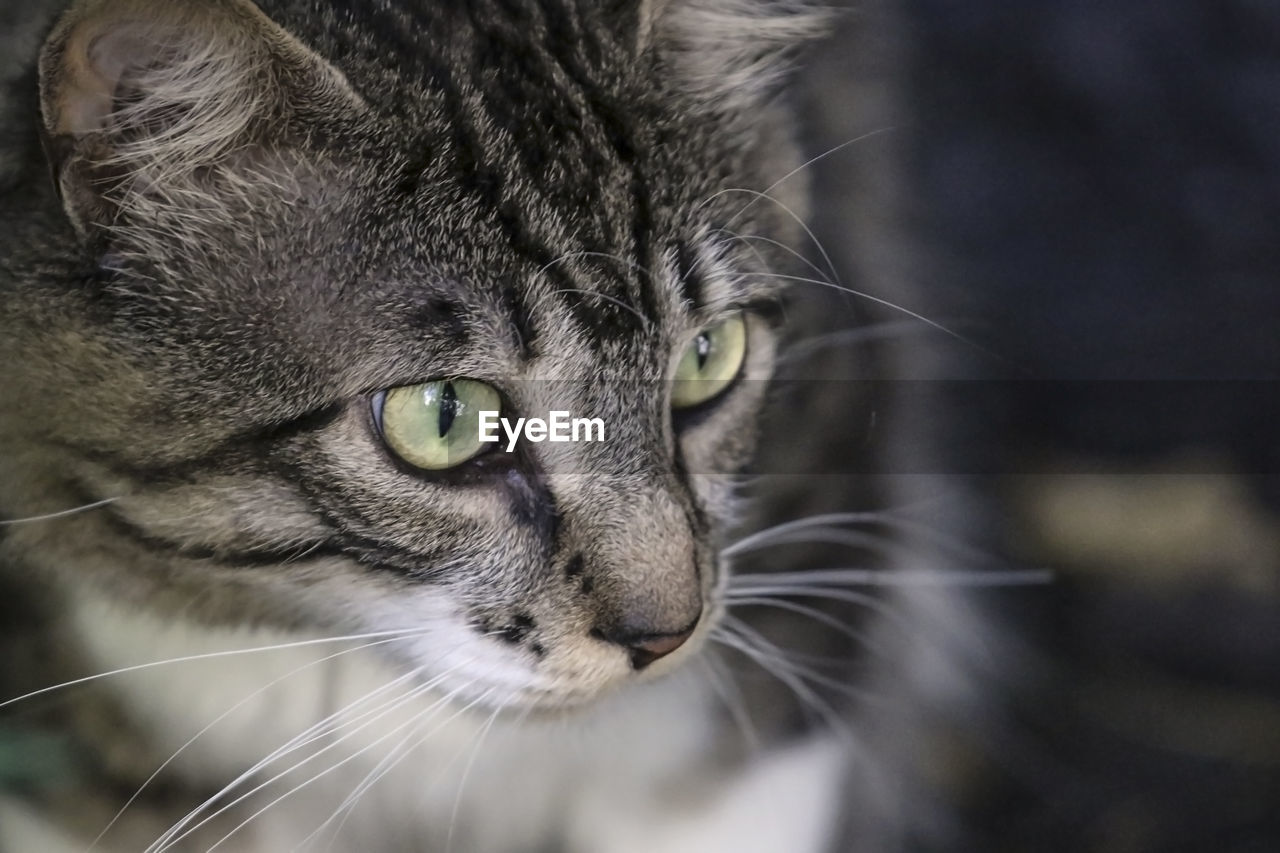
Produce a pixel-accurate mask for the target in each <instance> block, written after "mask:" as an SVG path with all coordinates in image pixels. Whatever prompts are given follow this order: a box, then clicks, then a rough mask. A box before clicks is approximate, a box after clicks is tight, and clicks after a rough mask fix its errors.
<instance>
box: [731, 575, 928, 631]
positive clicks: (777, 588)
mask: <svg viewBox="0 0 1280 853" xmlns="http://www.w3.org/2000/svg"><path fill="white" fill-rule="evenodd" d="M761 595H771V596H787V597H790V598H818V599H827V600H829V601H841V602H844V603H845V604H855V605H858V606H861V607H865V608H867V609H868V610H871V611H872V612H874V613H876V614H878V615H880V616H883V617H884V618H885V619H887V620H888V621H890V622H892V623H893V624H894V625H896V626H897V627H898V628H899V629H901V630H902V632H903V634H905V635H906V636H907V637H912V638H914V637H915V635H916V632H915V630H914V628H913V626H912V625H911V623H910V622H909V621H908V620H907V619H906V617H905V616H903V615H902V614H901V613H899V612H898V611H896V610H894V609H893V607H892V606H891V605H890V604H888V603H887V602H885V601H884V600H883V599H881V598H879V597H877V596H874V595H871V594H869V593H865V592H855V591H853V590H849V589H830V588H827V587H819V586H806V585H804V584H786V583H779V584H776V585H773V586H757V587H752V588H750V589H744V588H741V587H740V588H738V589H736V590H735V589H733V588H730V589H728V590H727V591H726V592H725V597H726V599H728V600H732V599H734V598H736V597H754V596H761Z"/></svg>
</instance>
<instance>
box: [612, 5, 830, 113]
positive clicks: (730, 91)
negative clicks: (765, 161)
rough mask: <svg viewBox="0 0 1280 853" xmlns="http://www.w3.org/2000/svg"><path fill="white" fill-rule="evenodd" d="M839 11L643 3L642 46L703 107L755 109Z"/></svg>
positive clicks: (639, 17) (639, 34)
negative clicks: (731, 105) (797, 53)
mask: <svg viewBox="0 0 1280 853" xmlns="http://www.w3.org/2000/svg"><path fill="white" fill-rule="evenodd" d="M833 19H834V12H833V11H832V10H831V9H830V8H820V7H818V6H817V5H815V4H814V3H813V2H812V0H640V3H639V8H638V13H637V23H638V28H637V47H638V49H639V50H640V51H641V52H644V53H652V54H653V55H655V56H656V57H657V58H658V59H659V60H660V61H661V62H662V63H663V64H664V65H665V66H666V68H667V71H668V73H669V74H670V75H672V77H673V78H674V79H673V82H674V83H675V85H676V86H677V87H678V88H680V89H683V90H684V91H685V92H686V93H688V94H690V95H693V96H694V97H697V98H699V99H701V100H706V101H709V102H715V103H721V104H723V103H725V102H736V103H739V104H742V105H749V104H751V103H755V102H756V101H757V100H758V99H759V97H760V96H761V94H763V93H765V92H767V91H769V90H770V88H772V87H773V86H774V85H775V84H776V83H777V81H778V80H779V78H780V77H781V76H782V75H783V74H784V73H785V72H786V70H787V68H788V65H789V63H788V59H789V58H790V57H791V56H792V55H793V54H794V53H795V51H796V50H797V48H800V47H802V46H803V45H805V44H807V43H809V42H811V41H814V40H816V39H818V38H821V37H822V36H824V35H826V34H827V33H828V32H830V30H831V26H832V22H833Z"/></svg>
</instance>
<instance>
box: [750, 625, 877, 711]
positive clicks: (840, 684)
mask: <svg viewBox="0 0 1280 853" xmlns="http://www.w3.org/2000/svg"><path fill="white" fill-rule="evenodd" d="M729 618H730V620H732V623H733V626H734V630H735V631H736V632H737V634H738V636H739V638H741V639H743V640H746V641H747V642H748V643H750V644H751V645H753V646H755V647H756V649H758V650H759V651H762V652H763V653H765V654H766V655H768V656H769V657H771V658H772V659H774V660H775V661H777V662H779V663H781V664H782V665H784V666H787V667H789V668H790V669H791V671H792V672H793V673H795V675H796V676H797V677H799V678H803V679H808V680H809V681H811V682H813V683H814V684H818V685H821V686H823V687H826V688H827V689H829V690H834V691H836V692H837V693H840V694H841V695H844V696H847V697H849V698H851V699H856V700H859V701H862V700H870V699H873V698H875V697H873V696H872V695H871V694H870V693H869V692H867V691H865V690H860V689H858V688H856V687H854V686H853V685H851V684H848V683H846V682H844V681H841V680H839V679H836V678H832V677H831V676H828V675H823V674H822V673H820V672H818V671H817V670H815V669H812V668H811V667H805V666H801V665H800V664H799V663H798V662H797V661H801V660H807V661H809V662H811V663H813V664H816V665H827V664H837V665H840V666H844V665H845V664H847V661H846V660H845V659H843V658H830V657H825V658H824V657H819V656H815V655H805V654H800V653H797V652H793V651H789V650H786V649H783V648H782V647H780V646H779V645H778V644H777V643H774V642H772V641H771V640H769V639H767V638H766V637H765V636H764V635H763V634H761V633H760V632H759V631H758V630H756V629H755V628H752V627H751V626H749V625H747V624H746V623H745V622H743V621H742V620H740V619H735V618H733V617H729Z"/></svg>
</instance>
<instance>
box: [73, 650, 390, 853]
mask: <svg viewBox="0 0 1280 853" xmlns="http://www.w3.org/2000/svg"><path fill="white" fill-rule="evenodd" d="M397 639H400V638H399V637H392V638H391V639H384V640H378V641H376V642H372V643H365V644H363V645H360V646H356V647H354V648H350V649H343V650H342V651H340V652H334V653H333V654H331V655H327V656H325V657H322V658H318V659H316V660H313V661H309V662H307V663H305V664H303V665H302V666H299V667H296V668H295V669H292V670H290V671H289V672H287V673H285V674H284V675H281V676H279V677H277V678H275V679H273V680H271V681H270V682H268V683H267V684H264V685H263V686H261V687H259V688H258V689H257V690H254V691H253V692H252V693H250V694H249V695H248V696H245V697H244V698H243V699H241V700H240V701H238V702H236V703H235V704H234V705H232V706H231V707H230V708H228V709H227V710H225V711H223V712H222V713H221V714H219V715H218V716H217V717H215V718H214V719H213V720H212V721H210V722H209V723H208V725H206V726H205V727H204V728H202V729H200V731H198V732H196V733H195V734H194V735H192V736H191V737H190V738H189V739H188V740H187V742H186V743H184V744H183V745H182V746H180V747H178V748H177V749H176V750H175V751H174V752H173V754H172V755H170V756H169V757H168V758H166V759H165V760H164V762H163V763H161V765H160V766H159V767H157V768H156V769H155V771H154V772H153V773H152V774H151V775H150V776H148V777H147V779H146V781H144V782H143V783H142V784H141V785H140V786H139V787H138V789H137V790H136V791H134V792H133V794H132V796H130V797H129V799H128V800H126V801H125V803H124V805H123V806H121V807H120V810H119V811H117V812H116V813H115V816H114V817H112V818H111V820H110V821H109V822H108V823H107V825H106V826H105V827H103V829H102V831H101V832H99V833H98V835H97V837H95V838H94V839H93V842H92V843H91V844H90V845H89V846H88V848H86V849H85V853H92V851H93V850H94V849H95V848H96V847H97V846H98V844H99V843H100V842H101V841H102V839H103V838H104V837H106V835H107V833H108V832H110V831H111V828H112V827H113V826H115V825H116V823H117V822H118V821H119V820H120V818H121V817H123V816H124V813H125V812H126V811H128V809H129V807H130V806H131V805H133V803H134V802H135V801H136V800H137V799H138V797H140V796H142V792H143V791H145V790H146V789H147V787H148V786H149V785H150V784H151V783H152V782H154V781H155V779H156V777H158V776H159V775H160V774H161V773H162V772H163V771H164V769H165V768H166V767H168V766H169V765H170V764H172V763H173V762H174V761H175V760H177V758H178V757H179V756H180V755H182V753H183V752H185V751H186V749H187V748H188V747H190V746H191V745H192V744H194V743H195V742H196V741H197V740H199V739H200V738H201V737H203V736H204V735H205V734H207V733H208V732H209V730H210V729H212V728H213V727H214V726H216V725H217V724H218V723H220V722H222V721H223V720H225V719H226V718H227V717H229V716H231V715H232V714H233V713H235V712H236V711H237V710H239V709H240V708H242V707H244V706H245V705H246V704H247V703H249V702H250V701H252V700H253V699H255V698H256V697H258V696H260V695H262V694H263V693H265V692H266V691H267V690H269V689H271V688H272V687H274V686H276V685H277V684H280V683H281V682H283V681H285V680H287V679H289V678H292V677H293V676H295V675H297V674H298V673H300V672H303V671H305V670H307V669H310V668H311V667H314V666H317V665H319V664H323V663H325V662H327V661H331V660H333V659H335V658H338V657H341V656H343V655H348V654H351V653H352V652H358V651H362V650H364V649H368V648H372V647H373V646H379V645H383V644H385V643H392V642H395V641H396V640H397Z"/></svg>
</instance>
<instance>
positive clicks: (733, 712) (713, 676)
mask: <svg viewBox="0 0 1280 853" xmlns="http://www.w3.org/2000/svg"><path fill="white" fill-rule="evenodd" d="M698 661H699V663H701V664H702V667H703V668H704V669H705V670H706V672H707V682H708V683H709V684H710V685H711V689H712V690H714V691H715V693H716V695H717V696H718V697H719V698H720V702H721V703H722V704H723V705H724V707H725V710H727V711H728V712H729V716H730V717H731V718H732V719H733V722H734V725H736V726H737V727H738V730H739V731H740V732H742V738H743V740H744V741H746V744H747V747H748V748H750V749H753V750H754V749H759V748H760V733H759V732H758V731H756V727H755V725H754V724H753V723H752V722H751V715H750V713H749V712H748V711H747V702H746V697H744V696H743V695H742V690H741V688H739V687H738V685H737V683H736V682H735V681H734V680H733V673H731V672H725V671H724V670H722V669H721V668H720V667H719V666H718V663H719V661H718V660H716V659H715V658H713V657H712V655H710V654H706V655H703V656H701V657H699V658H698Z"/></svg>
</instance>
